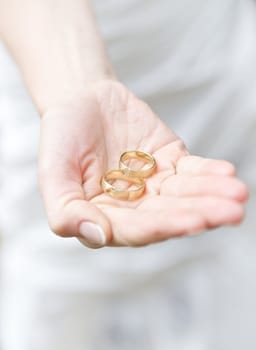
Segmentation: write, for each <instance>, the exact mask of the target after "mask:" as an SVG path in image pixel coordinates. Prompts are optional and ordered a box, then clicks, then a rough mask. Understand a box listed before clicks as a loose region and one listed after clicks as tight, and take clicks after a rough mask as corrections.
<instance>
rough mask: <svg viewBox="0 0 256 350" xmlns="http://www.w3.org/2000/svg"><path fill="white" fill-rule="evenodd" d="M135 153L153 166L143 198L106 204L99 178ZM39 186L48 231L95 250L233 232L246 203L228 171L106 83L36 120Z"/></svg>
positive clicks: (222, 163) (242, 189) (108, 199)
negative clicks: (148, 157) (194, 152)
mask: <svg viewBox="0 0 256 350" xmlns="http://www.w3.org/2000/svg"><path fill="white" fill-rule="evenodd" d="M135 149H136V150H142V151H146V152H149V153H151V154H152V155H153V156H154V157H155V159H156V163H157V171H156V172H155V174H154V175H152V176H151V177H150V178H148V179H146V192H145V194H144V195H143V196H142V197H141V198H140V199H138V200H135V201H121V200H117V199H114V198H111V197H109V196H107V195H106V194H104V193H103V192H102V188H101V184H100V183H101V177H102V175H103V174H104V173H105V172H106V171H107V170H110V169H117V168H118V160H119V157H120V155H121V153H123V152H124V151H126V150H135ZM39 180H40V181H39V182H40V189H41V193H42V197H43V201H44V204H45V208H46V213H47V216H48V220H49V225H50V227H51V229H52V230H53V231H54V232H55V233H56V234H58V235H60V236H64V237H71V236H75V237H77V238H79V239H80V240H82V241H83V242H84V243H85V244H86V245H87V246H89V247H94V248H97V247H101V246H104V245H109V246H143V245H147V244H150V243H154V242H158V241H162V240H166V239H169V238H172V237H177V236H183V235H189V234H195V233H198V232H201V231H203V230H206V229H210V228H215V227H218V226H221V225H229V224H238V223H240V222H241V220H242V218H243V202H244V201H245V200H246V198H247V195H248V194H247V189H246V186H245V185H244V184H243V183H242V182H240V181H239V180H238V179H236V177H235V170H234V167H233V165H231V164H230V163H228V162H226V161H219V160H210V159H204V158H200V157H196V156H191V155H189V153H188V151H187V150H186V148H185V146H184V143H183V142H182V141H181V139H179V138H178V137H177V136H176V135H175V134H174V133H173V132H172V131H171V130H170V129H169V128H168V127H167V126H166V125H165V124H164V123H163V122H162V121H161V120H160V119H159V118H158V117H157V116H156V115H154V113H153V112H152V111H151V109H150V108H149V107H148V106H147V105H146V104H145V103H144V102H142V101H141V100H139V99H137V98H136V97H135V96H134V95H133V94H132V93H131V92H129V91H128V90H127V89H126V88H125V87H124V86H123V85H122V84H120V83H117V82H114V81H110V80H109V81H104V82H101V83H97V84H95V85H94V86H93V87H92V88H91V90H90V91H89V92H88V93H86V94H85V95H84V96H82V97H81V98H80V97H79V98H77V99H76V100H75V101H74V100H73V101H72V102H69V103H67V104H66V105H61V106H58V107H57V108H54V109H52V110H50V111H48V112H47V113H46V114H45V115H43V116H42V121H41V142H40V157H39ZM94 224H96V225H94Z"/></svg>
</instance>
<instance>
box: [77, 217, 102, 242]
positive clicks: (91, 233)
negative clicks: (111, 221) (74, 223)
mask: <svg viewBox="0 0 256 350" xmlns="http://www.w3.org/2000/svg"><path fill="white" fill-rule="evenodd" d="M79 233H80V235H81V236H83V238H79V240H80V241H81V242H82V243H83V244H85V245H86V246H87V247H90V248H101V247H104V245H105V244H106V235H105V233H104V231H103V230H102V228H101V227H100V226H99V225H97V224H94V223H92V222H82V223H81V224H80V227H79Z"/></svg>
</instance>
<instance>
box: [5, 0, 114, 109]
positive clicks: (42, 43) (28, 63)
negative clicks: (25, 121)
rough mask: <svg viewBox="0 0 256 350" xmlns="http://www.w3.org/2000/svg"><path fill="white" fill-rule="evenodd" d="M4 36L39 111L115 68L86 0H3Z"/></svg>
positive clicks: (110, 76)
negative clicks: (112, 65) (111, 63)
mask: <svg viewBox="0 0 256 350" xmlns="http://www.w3.org/2000/svg"><path fill="white" fill-rule="evenodd" d="M0 32H1V36H2V38H3V40H4V42H5V43H6V45H7V46H8V48H9V50H10V51H11V53H12V54H13V56H14V58H15V60H16V62H17V63H18V65H19V67H20V69H21V71H22V73H23V76H24V80H25V82H26V84H27V87H28V89H29V91H30V93H31V95H32V97H33V99H34V102H35V104H36V106H37V108H38V110H39V112H40V113H41V115H42V114H44V112H45V111H46V110H48V109H50V108H51V107H52V106H54V105H58V104H59V103H62V102H63V101H66V100H67V99H68V100H70V99H72V97H74V96H76V95H77V94H78V95H81V94H84V93H85V91H87V90H88V89H89V87H90V85H91V84H93V83H95V82H97V81H100V80H105V79H113V78H114V74H113V71H112V67H111V65H110V63H109V61H108V57H107V54H106V50H105V47H104V44H103V42H102V39H101V37H100V34H99V31H98V28H97V26H96V23H95V19H94V16H93V14H92V11H91V9H90V5H89V1H86V0H75V1H70V0H54V1H52V0H41V1H40V0H26V1H20V0H0Z"/></svg>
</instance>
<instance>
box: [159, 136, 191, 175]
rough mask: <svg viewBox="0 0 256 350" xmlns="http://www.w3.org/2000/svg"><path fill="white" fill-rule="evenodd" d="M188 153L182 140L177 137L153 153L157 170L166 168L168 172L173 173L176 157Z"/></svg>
mask: <svg viewBox="0 0 256 350" xmlns="http://www.w3.org/2000/svg"><path fill="white" fill-rule="evenodd" d="M186 155H188V151H187V149H186V146H185V144H184V142H183V141H182V140H181V139H179V138H177V139H176V140H174V141H173V142H171V143H169V144H168V145H166V146H163V147H161V148H160V149H159V150H157V151H156V152H155V153H154V157H155V159H156V164H157V170H158V172H162V171H166V170H168V171H169V172H170V174H174V173H175V164H176V163H177V161H178V159H179V158H181V157H184V156H186Z"/></svg>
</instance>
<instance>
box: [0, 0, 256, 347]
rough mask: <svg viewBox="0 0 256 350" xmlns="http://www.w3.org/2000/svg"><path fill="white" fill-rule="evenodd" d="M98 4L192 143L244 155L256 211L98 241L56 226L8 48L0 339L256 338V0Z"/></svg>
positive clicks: (33, 125) (48, 343) (144, 91)
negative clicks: (162, 236)
mask: <svg viewBox="0 0 256 350" xmlns="http://www.w3.org/2000/svg"><path fill="white" fill-rule="evenodd" d="M93 5H94V8H95V13H96V15H97V18H98V22H99V25H100V28H101V31H102V34H103V37H104V39H105V41H106V44H107V47H108V50H109V55H110V57H111V61H112V63H113V65H114V67H115V69H116V71H117V73H118V76H119V78H120V80H121V81H123V82H124V83H125V84H126V85H127V86H128V87H129V88H130V89H131V90H132V91H134V92H135V93H136V94H137V95H138V96H139V97H141V98H142V99H144V100H146V101H147V102H148V103H149V104H150V105H151V106H152V108H153V109H154V110H155V111H156V112H157V113H158V114H159V116H161V117H162V118H163V119H164V120H165V121H166V122H167V123H168V124H169V125H170V126H171V127H172V128H173V129H174V130H175V132H176V133H177V134H178V135H179V136H181V137H182V138H183V140H184V141H185V143H186V144H187V146H188V148H189V150H190V151H191V153H195V154H199V155H203V156H207V157H213V158H224V159H228V160H230V161H232V162H234V163H235V164H236V166H237V167H238V171H239V175H240V176H241V177H242V178H243V179H244V180H245V181H246V182H247V183H248V184H249V185H250V190H251V199H250V202H249V205H248V215H247V217H246V220H245V222H244V223H243V225H242V226H240V227H238V228H225V229H224V228H222V229H218V230H216V231H214V232H209V233H206V234H204V235H200V236H198V237H196V238H193V239H192V238H186V239H179V240H170V241H168V242H165V243H161V244H157V245H153V246H150V247H146V248H139V249H129V248H104V249H100V250H96V251H95V250H90V249H87V248H85V247H84V246H82V245H81V244H80V243H79V242H78V241H77V240H75V239H66V240H65V239H62V238H59V237H57V236H55V235H54V234H52V233H51V232H50V230H49V228H48V226H47V222H46V219H45V213H44V210H43V208H42V203H41V199H40V197H39V194H38V185H37V174H36V172H37V169H36V165H37V164H36V163H37V153H38V139H39V118H38V115H37V113H36V111H35V109H34V107H33V104H32V102H31V100H30V98H29V97H28V94H27V92H26V91H25V89H24V87H23V85H22V82H21V79H20V77H19V74H18V71H17V68H16V67H15V65H14V64H13V62H12V61H11V59H10V58H9V57H8V54H7V53H6V52H5V50H4V48H1V50H0V164H1V165H0V208H1V211H0V212H1V219H0V232H1V237H2V239H1V244H0V248H1V254H0V256H1V287H0V288H1V300H2V303H1V332H0V340H1V341H2V344H1V343H0V344H1V345H0V349H1V350H70V349H73V350H110V349H111V350H117V349H118V350H144V349H145V350H158V349H161V350H170V349H175V350H194V349H195V350H201V349H202V350H229V349H232V350H241V349H255V348H256V335H255V323H256V322H255V321H256V316H255V312H256V301H255V294H256V280H255V276H256V247H255V241H256V238H255V237H254V230H255V215H254V210H255V204H256V180H255V179H256V162H255V158H256V157H255V150H256V70H255V62H256V7H255V3H254V1H253V0H215V1H212V0H211V1H210V0H193V1H192V0H179V1H174V0H172V1H171V0H170V1H166V0H158V1H154V0H125V1H121V0H108V1H102V0H94V1H93ZM1 346H2V348H1Z"/></svg>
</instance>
